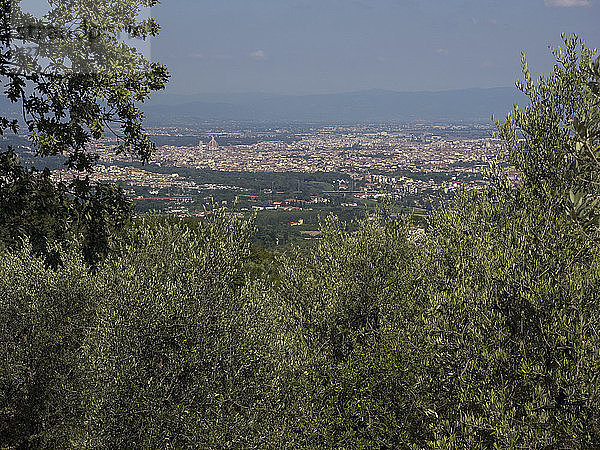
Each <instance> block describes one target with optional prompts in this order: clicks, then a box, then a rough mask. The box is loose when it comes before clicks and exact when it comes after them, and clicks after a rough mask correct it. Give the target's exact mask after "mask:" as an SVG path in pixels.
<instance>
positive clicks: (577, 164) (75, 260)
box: [0, 38, 600, 449]
mask: <svg viewBox="0 0 600 450" xmlns="http://www.w3.org/2000/svg"><path fill="white" fill-rule="evenodd" d="M576 42H577V40H576V39H575V38H573V39H571V40H567V44H568V49H567V50H566V52H567V53H566V54H565V55H566V56H564V58H563V57H562V56H561V57H559V63H561V64H563V65H562V66H560V67H563V68H564V67H567V69H568V70H564V71H563V70H562V69H561V68H560V67H559V68H557V69H556V71H555V72H554V75H553V76H554V78H552V81H551V82H550V81H549V82H545V81H542V82H540V83H541V84H540V85H539V86H538V87H535V88H534V90H531V91H528V92H529V93H530V94H531V95H532V97H531V98H532V104H531V105H530V107H529V108H528V109H526V110H525V111H524V112H521V110H518V111H519V112H517V111H515V113H513V115H511V116H509V119H508V122H507V124H505V125H503V126H501V130H500V131H501V133H508V134H507V135H506V137H507V150H508V155H509V158H511V161H513V163H514V164H515V165H516V166H517V168H518V169H520V170H521V172H522V174H523V177H524V178H523V185H522V186H510V185H509V184H507V183H502V184H499V185H498V186H496V187H494V188H490V189H489V190H487V191H485V192H480V193H468V192H465V193H464V194H463V195H462V196H461V197H459V198H458V199H457V201H456V202H455V204H454V205H452V206H451V207H450V206H448V207H446V208H443V209H440V210H438V211H437V212H436V214H434V215H433V216H432V217H430V219H429V221H428V223H427V227H426V229H425V233H419V232H417V230H414V229H413V228H412V227H411V225H410V220H409V219H408V218H406V217H392V216H391V215H390V214H388V213H387V212H386V210H385V209H383V210H382V211H381V212H380V213H379V214H378V215H375V216H373V217H367V218H365V219H364V220H363V221H362V222H361V223H360V225H359V226H358V228H357V229H356V230H354V229H348V228H347V227H346V225H345V224H344V223H342V222H341V221H340V220H339V219H337V218H336V217H334V216H330V217H328V218H327V219H326V220H325V222H324V223H323V224H322V227H321V233H322V237H323V239H322V240H321V241H319V243H318V244H317V245H316V246H314V247H313V248H311V249H310V250H308V251H306V250H304V251H298V252H295V253H294V252H288V253H287V254H279V255H272V254H268V253H263V252H260V251H257V250H256V249H254V250H252V247H251V245H250V236H251V234H252V232H253V230H254V224H253V223H252V221H251V220H250V221H248V220H243V219H238V218H237V217H236V216H235V215H227V214H224V213H223V212H222V211H221V212H219V213H218V214H216V215H214V216H213V217H211V219H210V220H207V221H197V222H194V223H191V224H190V223H184V222H181V223H177V221H175V220H174V219H172V218H170V219H168V220H165V219H163V218H156V217H149V218H147V219H145V220H144V221H142V222H140V223H138V224H136V225H135V226H133V227H132V228H130V229H129V230H128V231H127V233H126V234H125V235H123V236H122V237H121V238H120V239H118V240H117V242H118V243H119V246H118V248H117V251H115V252H112V253H111V254H110V255H109V256H108V257H107V258H105V259H104V260H101V261H99V262H98V263H97V265H96V268H95V270H94V271H89V270H88V269H87V266H86V265H85V264H84V255H85V253H84V252H85V247H82V244H81V243H80V244H79V246H77V245H76V244H72V245H66V246H65V247H64V249H58V248H57V251H58V252H59V253H60V258H61V261H63V264H62V265H61V266H58V267H56V268H48V267H47V266H46V265H45V264H44V263H43V260H42V259H40V258H39V257H37V256H35V252H34V249H33V248H32V245H31V244H30V243H29V242H27V241H25V242H24V245H23V246H22V247H20V248H17V249H10V250H6V249H5V250H3V251H2V253H0V335H1V336H2V338H1V339H2V340H1V341H0V342H1V345H2V350H3V358H2V360H0V446H2V447H11V446H12V447H27V446H36V447H44V446H45V447H94V448H97V447H110V448H112V447H126V448H130V447H134V448H135V447H144V448H145V447H176V448H179V447H200V448H222V447H236V448H238V447H240V448H307V447H308V448H323V447H324V448H365V447H368V448H439V449H442V448H444V449H446V448H597V447H599V446H600V415H599V414H598V411H600V308H599V305H600V251H599V250H600V248H599V246H600V240H599V237H600V236H599V231H598V228H597V219H596V216H597V213H596V205H597V199H596V197H595V195H596V194H595V192H596V191H595V190H594V185H593V183H589V181H590V180H595V179H596V177H597V168H595V166H594V164H592V162H591V161H590V160H586V159H585V158H586V157H587V156H586V154H585V152H584V150H583V149H584V146H585V145H588V144H589V145H597V137H595V136H596V135H597V133H596V131H595V130H596V128H595V127H596V124H597V122H595V119H594V117H595V110H594V108H596V107H597V103H596V100H595V99H594V98H595V97H594V96H596V95H597V80H598V76H597V74H596V72H597V65H596V63H595V62H594V61H592V60H591V59H590V60H587V59H586V60H585V64H583V65H581V64H579V63H573V64H571V65H568V64H565V61H575V60H577V61H578V59H577V58H576V57H575V56H576V54H575V47H573V45H575V44H574V43H576ZM582 51H583V52H584V53H585V50H582ZM560 54H561V53H559V55H560ZM561 58H562V59H561ZM573 58H575V59H573ZM580 69H581V71H580ZM584 71H585V73H587V74H588V75H585V76H588V78H587V81H586V82H585V83H587V84H585V86H588V88H589V92H588V91H585V92H584V93H583V94H582V95H584V96H588V94H589V97H585V98H584V99H582V101H586V102H588V103H586V105H588V106H587V107H586V108H591V109H581V111H580V110H579V109H578V108H579V106H577V105H574V104H569V105H567V104H566V103H565V102H566V101H567V100H568V99H569V98H570V97H569V95H570V94H569V92H573V95H579V94H581V92H582V91H577V92H578V93H575V92H574V91H571V86H570V85H569V83H571V82H572V83H575V85H577V86H579V87H581V88H582V89H583V88H584V86H583V84H582V82H581V80H582V78H581V77H584V75H582V74H583V72H584ZM590 74H591V75H590ZM569 80H571V81H569ZM561 83H562V84H561ZM595 83H596V84H595ZM528 89H529V88H528ZM557 96H558V97H557ZM559 97H560V99H559ZM546 106H547V108H546ZM544 108H546V109H544ZM569 108H570V109H569ZM544 111H545V112H546V113H547V114H549V118H548V119H545V118H544ZM571 112H573V114H571ZM559 113H560V114H559ZM557 114H558V115H557ZM561 114H564V116H562V115H561ZM573 117H578V118H580V119H581V120H579V122H576V121H575V120H571V122H569V120H570V119H569V118H573ZM584 117H585V120H584V119H583V118H584ZM569 124H572V125H573V127H571V125H569ZM511 133H512V134H511ZM515 133H516V134H515ZM519 133H522V136H523V139H524V141H521V140H519V139H520V138H519ZM586 136H587V138H586ZM585 139H588V141H586V142H587V143H586V142H584V140H585ZM590 139H591V140H590ZM578 144H581V146H578ZM573 151H576V152H577V151H581V152H583V153H573ZM557 155H558V156H557ZM569 155H571V156H569ZM590 157H591V156H590ZM586 161H587V162H586ZM571 162H572V163H571ZM578 170H579V172H578ZM582 171H583V172H582ZM584 172H585V175H584V176H585V180H583V179H579V178H578V177H579V175H581V174H582V173H584ZM18 173H20V172H18ZM30 176H31V177H33V175H32V174H30V173H29V172H27V173H24V174H23V177H24V178H26V179H29V178H27V177H30ZM36 176H37V175H36ZM571 177H572V178H571ZM34 178H35V177H34ZM35 180H37V178H35ZM35 180H34V181H35ZM41 180H42V181H43V179H41ZM586 180H588V181H586ZM500 181H502V180H501V179H500ZM32 182H33V181H32ZM98 195H102V196H104V195H107V196H108V195H109V194H107V193H102V192H101V193H100V194H98ZM102 198H104V197H102ZM36 201H37V200H36ZM101 204H106V202H105V201H104V200H103V201H102V202H101ZM565 208H566V209H565ZM565 211H566V212H567V213H566V214H565ZM116 220H117V221H118V219H116Z"/></svg>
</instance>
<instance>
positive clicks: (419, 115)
mask: <svg viewBox="0 0 600 450" xmlns="http://www.w3.org/2000/svg"><path fill="white" fill-rule="evenodd" d="M525 100H526V98H525V97H524V96H523V95H522V94H521V93H520V92H519V91H517V89H516V88H514V87H502V88H491V89H462V90H451V91H429V92H427V91H423V92H395V91H383V90H371V91H361V92H350V93H342V94H318V95H276V94H198V95H189V96H186V95H172V94H164V93H161V92H158V93H155V94H154V95H153V97H152V100H151V101H149V102H148V103H146V104H143V105H141V107H142V109H143V110H144V111H145V112H146V116H147V117H148V119H149V120H150V121H151V122H155V121H156V122H162V121H165V120H168V121H178V120H202V121H206V120H223V121H227V120H234V121H244V122H253V121H261V122H304V123H306V122H309V123H340V122H387V121H413V120H450V121H461V120H464V121H469V120H486V121H487V120H489V119H490V117H491V116H492V114H495V115H496V116H498V117H504V116H505V114H506V113H507V112H508V111H509V110H511V109H512V106H513V104H514V103H520V104H521V105H523V104H524V103H525ZM17 111H18V106H17V105H15V104H11V103H10V102H9V101H8V100H7V99H6V97H4V96H1V95H0V112H2V113H4V114H6V113H7V112H10V113H12V114H11V115H14V114H15V113H16V112H17Z"/></svg>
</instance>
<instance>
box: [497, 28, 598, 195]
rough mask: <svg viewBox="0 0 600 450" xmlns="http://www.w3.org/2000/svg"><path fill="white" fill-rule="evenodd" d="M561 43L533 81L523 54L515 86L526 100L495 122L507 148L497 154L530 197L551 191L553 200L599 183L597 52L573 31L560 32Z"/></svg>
mask: <svg viewBox="0 0 600 450" xmlns="http://www.w3.org/2000/svg"><path fill="white" fill-rule="evenodd" d="M563 43H564V47H561V46H559V47H558V48H553V49H552V53H553V54H554V56H555V58H556V64H555V66H554V70H553V72H552V73H550V74H549V75H546V76H540V77H539V79H538V80H537V81H535V80H534V79H533V78H532V76H531V73H530V71H529V68H528V66H527V61H526V59H525V57H523V62H522V64H523V80H522V81H519V82H517V87H518V88H519V89H520V90H521V91H522V92H523V93H524V94H525V95H527V96H528V97H529V104H528V105H526V106H525V108H518V107H516V106H515V108H514V111H512V112H511V113H510V114H508V116H507V119H506V122H505V123H504V124H500V123H498V128H499V135H500V137H501V138H503V139H505V140H506V142H507V147H508V151H507V152H506V155H501V156H504V158H505V160H506V161H507V162H508V163H510V164H512V165H514V166H515V167H516V168H517V169H518V170H519V171H520V172H521V173H522V176H523V181H524V186H525V187H526V188H527V189H529V190H530V191H531V193H532V194H533V195H545V194H544V193H545V192H551V193H552V194H551V195H552V196H554V197H555V198H558V199H563V198H564V194H565V193H566V192H568V190H569V189H573V190H575V191H577V190H584V191H585V192H588V193H592V192H594V191H595V190H597V187H598V185H599V184H598V183H600V170H599V169H600V166H599V164H598V155H597V150H598V144H599V133H598V127H599V123H600V118H599V113H598V105H599V104H598V96H597V94H596V93H595V92H596V91H597V83H598V79H599V78H598V73H597V71H595V69H594V68H595V67H596V66H595V64H597V63H598V59H597V51H596V50H592V49H589V48H587V47H586V46H585V43H584V41H583V40H582V39H580V38H579V37H577V36H575V35H573V36H569V37H567V36H564V35H563Z"/></svg>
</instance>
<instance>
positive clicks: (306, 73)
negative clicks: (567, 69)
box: [152, 0, 600, 94]
mask: <svg viewBox="0 0 600 450" xmlns="http://www.w3.org/2000/svg"><path fill="white" fill-rule="evenodd" d="M152 14H153V16H154V17H155V18H156V19H157V20H158V21H159V23H160V24H161V26H162V27H163V32H162V34H161V35H160V37H158V38H156V39H155V40H153V42H152V55H153V58H155V59H158V60H160V61H161V62H163V63H165V64H166V65H167V66H168V67H169V69H170V71H171V73H172V80H171V83H170V86H169V89H168V90H169V92H172V93H209V92H214V93H224V92H268V93H287V94H289V93H295V94H300V93H325V92H346V91H356V90H365V89H391V90H397V91H415V90H439V89H456V88H471V87H496V86H510V85H512V84H513V83H514V81H515V79H517V78H518V76H519V74H520V53H521V51H524V52H525V53H526V54H527V57H528V61H529V65H530V67H532V68H533V69H534V70H538V71H542V72H546V71H548V70H550V68H551V67H552V64H553V60H552V57H551V55H550V52H549V50H548V48H547V44H548V43H549V42H552V43H555V44H559V43H560V33H561V32H566V33H572V32H575V33H577V34H579V35H580V36H582V37H583V38H585V40H586V41H587V43H588V44H589V46H591V47H599V46H600V0H501V1H500V0H162V3H161V4H160V5H159V6H157V7H155V8H153V11H152Z"/></svg>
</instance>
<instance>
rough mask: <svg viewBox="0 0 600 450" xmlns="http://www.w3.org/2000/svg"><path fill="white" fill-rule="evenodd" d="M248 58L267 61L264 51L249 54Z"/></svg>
mask: <svg viewBox="0 0 600 450" xmlns="http://www.w3.org/2000/svg"><path fill="white" fill-rule="evenodd" d="M250 57H251V58H254V59H256V60H258V61H264V60H265V59H267V53H266V52H265V51H264V50H256V51H255V52H252V53H250Z"/></svg>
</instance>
